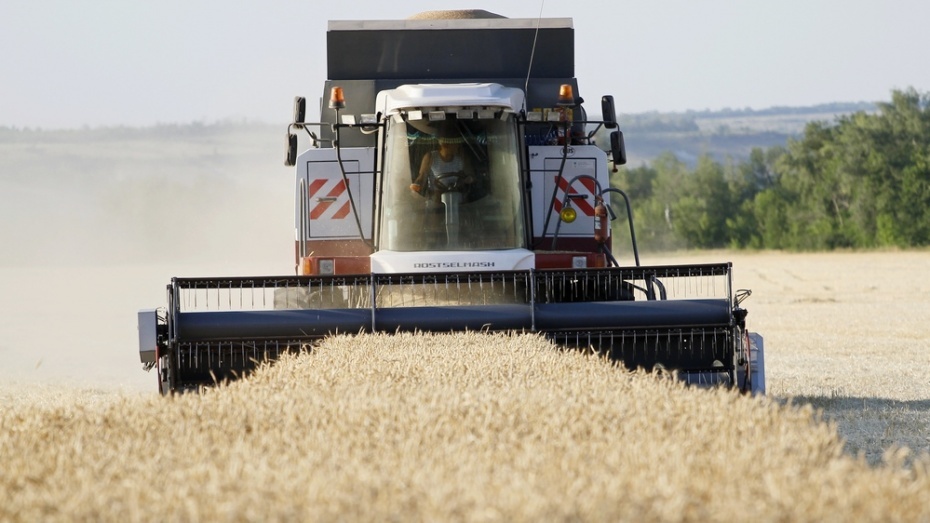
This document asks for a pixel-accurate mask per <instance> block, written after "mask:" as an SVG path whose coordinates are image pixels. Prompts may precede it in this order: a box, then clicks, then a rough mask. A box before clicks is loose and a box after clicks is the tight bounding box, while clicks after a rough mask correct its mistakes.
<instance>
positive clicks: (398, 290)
mask: <svg viewBox="0 0 930 523" xmlns="http://www.w3.org/2000/svg"><path fill="white" fill-rule="evenodd" d="M327 40H328V78H329V80H327V81H326V84H325V86H324V92H323V96H322V97H321V103H320V121H318V122H315V123H308V122H306V118H305V117H306V101H305V99H304V98H300V97H299V98H297V99H296V100H295V106H294V121H293V122H292V123H291V124H290V125H289V127H288V139H287V145H288V147H287V155H286V161H285V163H286V164H287V165H290V166H294V167H296V169H295V173H296V180H295V189H296V198H295V211H296V221H295V273H296V274H295V275H293V276H279V277H243V278H174V279H173V280H172V282H171V284H170V285H169V286H168V307H167V308H166V309H160V310H146V311H142V312H140V314H139V328H140V350H141V355H142V359H143V362H144V363H146V365H147V366H149V367H155V368H157V369H158V375H159V384H160V385H159V386H160V390H161V391H162V392H165V393H167V392H171V391H176V390H184V389H188V388H194V387H197V386H200V385H204V384H210V383H213V382H215V381H217V380H224V379H228V378H235V377H237V376H239V375H242V374H243V373H245V372H248V371H249V370H250V369H252V368H253V367H254V366H255V364H256V363H257V362H259V361H261V360H263V359H267V358H272V359H273V358H275V357H277V356H278V355H279V354H280V353H282V352H285V351H297V350H303V349H305V348H306V347H308V346H310V344H312V343H313V342H314V341H315V340H318V339H320V338H322V337H324V336H327V335H330V334H333V333H336V332H351V333H355V332H387V333H394V332H398V331H433V332H453V331H464V330H483V331H526V332H538V333H541V334H543V335H545V336H547V337H548V338H550V339H552V340H554V341H555V342H557V343H559V344H561V345H563V346H568V347H577V348H580V349H583V350H593V351H595V352H598V353H601V354H603V355H605V356H607V357H609V358H612V359H614V360H617V361H620V362H622V363H623V364H624V365H626V366H627V367H630V368H636V367H643V368H646V369H654V368H664V369H668V370H669V371H673V372H675V373H677V374H678V375H680V376H681V377H682V378H683V379H686V380H688V381H689V382H693V383H707V384H727V385H731V386H734V387H738V388H740V389H741V390H744V391H753V392H763V391H764V386H765V385H764V371H763V357H762V339H761V337H760V336H758V335H756V334H751V333H749V332H748V331H747V330H746V325H745V318H746V311H745V309H742V307H741V303H740V302H741V301H742V298H744V297H745V295H744V294H738V293H737V292H735V291H734V290H733V288H732V268H731V266H730V264H729V263H719V264H700V265H676V266H643V265H641V264H640V260H639V252H638V250H637V247H636V237H635V230H634V228H633V215H632V212H631V210H630V206H629V200H628V199H627V198H626V195H625V194H624V193H623V192H622V191H621V190H619V189H617V188H613V187H611V186H610V171H611V168H613V169H616V166H617V165H621V164H623V163H625V161H626V155H625V150H624V145H623V135H622V133H621V132H620V129H619V126H618V123H617V119H616V110H615V108H614V102H613V98H612V97H610V96H604V97H602V98H601V112H602V117H601V118H600V119H599V120H589V119H588V118H587V114H586V111H585V108H584V101H583V99H582V98H580V97H579V96H577V93H578V83H577V80H576V79H575V78H574V76H573V75H574V56H573V53H574V38H573V30H572V24H571V20H569V19H541V20H536V19H532V20H528V19H527V20H521V19H507V18H499V17H497V18H480V19H440V20H436V19H429V20H402V21H393V22H378V23H370V22H357V21H340V22H330V25H329V31H328V34H327ZM324 100H325V102H324ZM600 130H606V131H607V132H606V136H607V139H606V140H603V141H604V142H605V143H599V140H595V138H594V137H595V136H604V133H598V131H600ZM301 136H303V137H304V138H303V140H301V138H300V137H301ZM302 141H304V142H306V143H308V144H309V147H307V148H306V150H304V151H302V152H301V151H300V150H299V149H300V143H301V142H302ZM613 195H616V196H617V198H611V196H613ZM612 200H617V201H618V202H619V201H623V202H624V208H625V210H626V217H627V222H628V225H629V227H630V238H631V245H630V248H629V251H627V255H630V254H631V255H632V258H633V264H631V265H628V266H621V264H620V263H619V262H618V261H617V259H616V257H615V256H614V254H613V251H612V248H611V247H612V238H611V228H610V223H611V221H612V219H613V218H616V213H615V212H614V208H613V206H612V205H611V202H612Z"/></svg>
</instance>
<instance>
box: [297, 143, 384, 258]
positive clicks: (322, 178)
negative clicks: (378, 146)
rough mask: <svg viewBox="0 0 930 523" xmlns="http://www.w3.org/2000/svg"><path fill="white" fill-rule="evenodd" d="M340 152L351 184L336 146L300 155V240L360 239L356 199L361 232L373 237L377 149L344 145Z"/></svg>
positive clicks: (298, 169)
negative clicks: (346, 182)
mask: <svg viewBox="0 0 930 523" xmlns="http://www.w3.org/2000/svg"><path fill="white" fill-rule="evenodd" d="M341 155H342V165H343V167H344V168H345V171H346V172H345V174H346V177H345V179H346V180H348V182H349V184H348V187H346V184H345V180H344V179H343V176H342V170H341V169H340V167H339V162H338V159H337V157H336V150H335V149H310V150H308V151H305V152H304V153H303V154H301V155H300V156H299V157H298V158H297V213H296V216H297V237H298V239H301V235H302V236H303V238H302V239H304V240H307V239H314V240H349V239H358V237H359V234H358V224H357V223H356V221H355V216H354V213H353V208H352V202H353V201H354V202H355V209H356V210H357V212H358V218H359V220H360V221H361V224H362V232H363V234H364V236H365V238H371V234H372V231H371V223H372V222H371V217H372V209H373V207H374V202H373V200H372V198H373V188H374V176H373V175H372V174H371V171H372V161H373V159H374V149H373V148H370V147H365V148H343V149H342V151H341ZM350 196H351V198H350Z"/></svg>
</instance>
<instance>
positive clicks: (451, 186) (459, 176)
mask: <svg viewBox="0 0 930 523" xmlns="http://www.w3.org/2000/svg"><path fill="white" fill-rule="evenodd" d="M465 179H466V177H465V173H463V172H461V171H458V172H454V173H443V174H440V175H438V176H436V177H434V178H433V181H434V182H436V187H437V188H438V189H439V190H440V192H461V191H462V189H463V188H464V187H463V186H464V185H465Z"/></svg>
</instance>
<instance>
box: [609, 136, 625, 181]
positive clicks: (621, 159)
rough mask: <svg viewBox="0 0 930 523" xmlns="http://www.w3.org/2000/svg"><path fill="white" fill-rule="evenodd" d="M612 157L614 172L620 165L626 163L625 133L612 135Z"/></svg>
mask: <svg viewBox="0 0 930 523" xmlns="http://www.w3.org/2000/svg"><path fill="white" fill-rule="evenodd" d="M610 155H611V157H612V158H613V161H614V172H616V169H617V166H618V165H624V164H625V163H626V144H624V143H623V131H619V130H617V131H614V132H612V133H610Z"/></svg>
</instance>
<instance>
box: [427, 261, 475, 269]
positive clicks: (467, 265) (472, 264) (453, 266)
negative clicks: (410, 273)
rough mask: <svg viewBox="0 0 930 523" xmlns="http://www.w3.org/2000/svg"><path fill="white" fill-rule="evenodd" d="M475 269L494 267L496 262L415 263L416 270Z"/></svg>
mask: <svg viewBox="0 0 930 523" xmlns="http://www.w3.org/2000/svg"><path fill="white" fill-rule="evenodd" d="M475 267H494V262H487V261H483V262H482V261H478V262H423V263H414V264H413V268H414V269H473V268H475Z"/></svg>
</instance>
